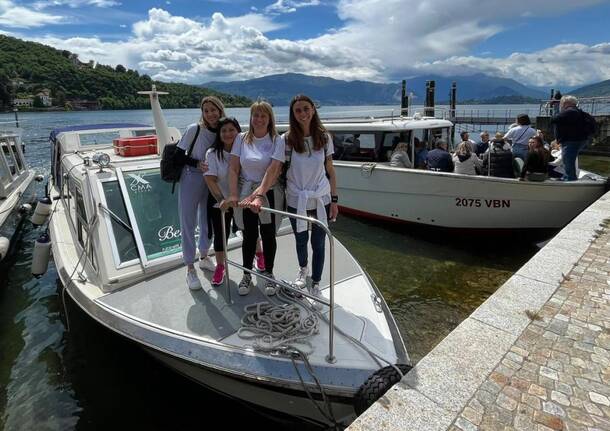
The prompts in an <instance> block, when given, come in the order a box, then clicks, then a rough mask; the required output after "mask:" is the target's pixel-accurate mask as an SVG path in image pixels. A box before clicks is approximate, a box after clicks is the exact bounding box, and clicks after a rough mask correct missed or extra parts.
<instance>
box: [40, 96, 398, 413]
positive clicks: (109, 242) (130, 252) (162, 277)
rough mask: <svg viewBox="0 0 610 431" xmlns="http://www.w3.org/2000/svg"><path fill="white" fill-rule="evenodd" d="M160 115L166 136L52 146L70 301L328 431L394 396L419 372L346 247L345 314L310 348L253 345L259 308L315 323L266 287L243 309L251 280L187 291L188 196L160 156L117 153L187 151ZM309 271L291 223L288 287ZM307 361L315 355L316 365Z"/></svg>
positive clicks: (57, 140) (107, 137)
mask: <svg viewBox="0 0 610 431" xmlns="http://www.w3.org/2000/svg"><path fill="white" fill-rule="evenodd" d="M151 101H152V105H153V114H154V119H155V124H156V126H157V127H156V130H155V129H153V128H151V127H147V126H140V125H118V124H116V125H105V126H103V125H97V126H92V127H86V126H79V127H74V128H64V129H62V130H58V131H56V132H53V134H52V135H51V138H52V139H51V145H52V147H53V149H54V156H53V168H52V178H51V191H52V197H53V199H55V202H56V206H55V207H54V213H53V216H52V217H51V219H50V222H49V230H50V235H51V241H52V250H53V257H54V260H55V265H56V267H57V269H58V272H59V276H60V279H61V282H62V284H63V286H64V288H65V290H66V291H67V293H68V294H69V295H70V297H72V299H73V300H74V301H75V302H76V303H77V304H78V305H79V306H80V307H81V308H82V309H83V310H84V311H85V312H86V313H88V314H89V315H90V316H91V317H93V318H94V319H95V320H97V321H98V322H99V323H101V324H102V325H104V326H106V327H108V328H109V329H111V330H112V331H114V332H116V333H117V334H119V335H121V336H123V337H126V338H128V339H130V340H133V341H135V342H136V343H138V344H140V345H141V346H142V347H144V348H145V349H146V350H147V351H148V352H149V353H150V354H152V355H153V356H154V357H156V358H157V359H159V360H160V361H162V362H163V363H165V364H167V365H168V366H170V367H171V368H173V369H174V370H176V371H178V372H179V373H181V374H183V375H185V376H187V377H189V378H191V379H194V380H196V381H197V382H199V383H201V384H203V385H205V386H207V387H209V388H211V389H213V390H215V391H218V392H221V393H223V394H226V395H228V396H230V397H233V398H236V399H239V400H242V401H245V402H248V403H252V404H255V405H257V406H262V407H264V408H267V409H271V410H274V411H276V412H281V413H284V414H288V415H291V416H295V417H299V418H302V419H305V420H309V421H315V422H317V423H323V424H333V423H335V422H337V423H343V424H345V423H349V422H350V421H351V420H353V419H354V418H355V416H356V414H357V413H359V412H361V411H362V410H363V409H364V408H366V406H368V405H369V404H370V403H371V402H372V401H373V400H374V399H375V398H376V397H377V396H379V395H381V393H382V392H380V390H381V388H383V389H384V390H387V389H388V388H389V385H391V383H393V382H394V381H396V380H397V379H399V378H400V373H398V372H396V369H395V368H393V367H390V365H391V364H408V363H409V358H408V355H407V352H406V349H405V346H404V343H403V341H402V339H401V336H400V334H399V332H398V329H397V326H396V323H395V322H394V319H393V317H392V315H391V313H390V312H389V309H388V307H387V305H386V303H385V301H384V300H383V298H382V296H381V294H380V293H379V291H378V289H377V288H376V286H375V285H374V283H373V282H372V281H371V280H370V278H369V277H368V276H367V274H366V273H365V271H364V270H363V269H362V268H361V267H360V265H359V264H358V263H357V262H356V261H355V259H354V258H353V257H352V256H351V255H350V253H349V252H348V251H347V250H346V249H345V247H343V245H341V244H340V243H338V241H336V240H335V241H334V244H335V245H334V247H328V250H327V259H328V260H327V262H331V261H332V262H333V265H332V266H333V268H332V271H325V274H324V276H323V279H322V282H321V286H323V289H322V291H323V297H324V300H325V301H327V302H329V303H330V304H331V306H330V307H324V308H323V310H322V313H321V314H319V315H316V316H317V320H318V332H317V333H313V334H311V336H308V337H307V338H306V339H305V344H301V343H299V344H296V345H294V344H291V343H285V344H284V343H280V345H277V346H275V345H271V344H265V342H264V341H262V340H258V341H255V340H253V339H249V338H245V335H246V334H244V333H243V330H242V331H240V328H242V317H243V316H244V315H245V313H246V312H245V307H252V306H253V304H257V303H261V302H265V301H268V300H269V301H270V302H271V303H273V304H282V303H284V301H286V302H287V303H289V304H291V305H290V306H291V307H296V308H295V310H298V312H299V313H301V314H302V319H304V316H306V315H310V313H312V311H311V306H310V300H308V299H307V298H305V297H302V298H296V299H295V298H291V297H290V296H288V295H283V294H282V295H277V296H275V297H272V298H270V299H268V298H267V297H265V296H264V295H263V293H262V291H261V290H260V288H261V287H264V280H262V279H261V278H259V277H255V278H256V279H257V281H256V287H255V288H254V289H253V291H252V292H251V293H250V294H249V295H247V296H238V295H236V292H237V283H238V282H239V280H240V279H241V271H240V270H236V269H235V268H232V270H231V271H229V275H230V277H229V286H224V287H222V288H216V289H214V288H212V287H211V284H210V279H211V274H209V273H206V274H205V277H200V278H202V282H203V284H204V289H203V290H200V291H190V290H189V289H188V288H187V286H186V283H185V268H184V266H183V263H182V259H181V250H180V229H179V218H178V209H177V208H178V202H177V193H176V194H172V193H171V188H172V185H171V184H168V183H165V182H163V181H162V180H161V178H160V172H159V161H160V158H159V156H158V155H157V154H149V155H141V156H134V157H125V156H121V155H120V154H115V152H114V151H113V146H112V140H113V139H115V138H118V137H122V138H133V137H137V136H141V135H148V134H151V133H153V132H155V131H156V132H157V135H158V136H165V137H167V138H166V139H168V140H171V139H174V140H176V139H177V138H179V137H180V133H179V132H178V130H176V129H167V128H166V127H165V126H164V124H165V123H164V120H163V117H162V113H161V111H160V107H159V105H158V101H157V93H156V92H154V91H153V92H151ZM117 142H119V141H117ZM125 142H128V141H125ZM119 143H120V142H119ZM240 244H241V238H240V237H237V236H236V237H231V238H230V239H229V242H228V258H229V260H230V261H232V262H241V250H240ZM331 250H334V256H330V253H331ZM328 266H329V265H327V268H328ZM296 269H297V258H296V252H295V247H294V239H293V235H292V233H291V231H290V230H289V229H288V226H287V223H284V225H283V228H282V229H281V230H280V234H279V235H278V252H277V258H276V262H275V275H276V277H277V278H278V280H281V279H285V280H291V279H292V277H294V275H295V270H296ZM331 273H332V274H334V277H332V278H331V276H330V274H331ZM200 275H201V274H200ZM282 284H284V285H285V287H286V288H287V289H288V291H290V288H291V286H288V285H286V284H285V283H282ZM331 285H332V286H334V287H332V288H331ZM227 287H229V289H227ZM231 291H232V292H233V294H232V295H231V294H230V292H231ZM331 292H332V293H331ZM280 297H281V298H284V299H281V298H280ZM331 310H332V313H331ZM302 319H301V320H302ZM332 320H334V326H333V325H331V324H330V323H329V321H332ZM332 328H334V329H332ZM295 347H298V348H300V349H304V350H305V351H307V352H308V354H307V355H306V357H305V358H304V357H303V356H302V355H301V354H299V353H298V351H297V350H295ZM305 359H306V360H305ZM400 369H401V370H402V371H403V372H404V371H406V370H408V366H405V365H401V366H400Z"/></svg>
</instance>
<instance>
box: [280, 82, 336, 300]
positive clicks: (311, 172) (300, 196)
mask: <svg viewBox="0 0 610 431" xmlns="http://www.w3.org/2000/svg"><path fill="white" fill-rule="evenodd" d="M284 139H285V141H286V162H285V163H286V165H285V170H286V205H287V209H288V212H291V213H293V214H299V215H303V216H305V215H309V216H310V217H314V218H316V219H318V220H320V221H322V222H323V223H324V224H325V225H326V224H327V220H328V219H331V220H335V219H336V218H337V214H338V212H339V211H338V206H337V202H338V196H337V182H336V177H335V168H334V167H333V152H334V148H333V140H332V138H331V137H330V135H329V134H328V133H327V131H326V129H325V128H324V126H323V125H322V123H321V122H320V118H319V117H318V112H317V111H316V107H315V105H314V103H313V101H312V100H311V99H310V98H309V97H307V96H304V95H302V94H299V95H297V96H295V97H294V98H293V99H292V102H291V103H290V125H289V128H288V131H287V132H286V134H285V135H284ZM288 155H290V159H289V158H288ZM290 222H291V224H292V230H293V232H294V236H295V239H296V249H297V256H298V260H299V271H298V273H297V278H296V280H295V282H294V284H295V286H297V287H299V288H304V287H305V285H306V284H307V274H308V269H307V257H308V252H307V242H308V240H309V232H308V230H307V222H305V221H303V220H296V219H294V218H291V219H290ZM325 239H326V233H325V232H324V230H323V229H322V228H321V227H319V226H318V225H315V224H313V225H312V227H311V248H312V273H311V292H312V294H314V295H316V296H319V295H320V279H321V278H322V270H323V269H324V246H325ZM315 304H316V306H319V305H320V303H319V302H316V303H315Z"/></svg>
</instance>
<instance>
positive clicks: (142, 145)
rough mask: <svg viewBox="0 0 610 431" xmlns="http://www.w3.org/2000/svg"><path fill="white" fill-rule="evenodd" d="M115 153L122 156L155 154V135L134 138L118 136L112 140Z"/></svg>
mask: <svg viewBox="0 0 610 431" xmlns="http://www.w3.org/2000/svg"><path fill="white" fill-rule="evenodd" d="M112 146H113V147H114V152H115V154H120V155H121V156H123V157H135V156H147V155H149V154H157V137H156V136H154V135H148V136H138V137H135V138H119V139H114V140H113V141H112Z"/></svg>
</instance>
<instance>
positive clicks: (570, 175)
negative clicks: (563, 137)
mask: <svg viewBox="0 0 610 431" xmlns="http://www.w3.org/2000/svg"><path fill="white" fill-rule="evenodd" d="M588 143H589V140H588V139H585V140H583V141H563V142H561V158H562V160H563V167H564V169H565V171H566V174H565V175H564V180H566V181H576V180H577V179H578V177H577V176H576V158H577V157H578V153H580V150H582V149H583V148H584V146H585V145H587V144H588Z"/></svg>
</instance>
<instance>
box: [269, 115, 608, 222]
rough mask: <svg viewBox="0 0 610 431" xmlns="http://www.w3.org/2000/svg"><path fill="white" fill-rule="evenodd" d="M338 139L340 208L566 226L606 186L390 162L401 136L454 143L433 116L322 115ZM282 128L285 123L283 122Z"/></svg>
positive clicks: (399, 217) (403, 217) (377, 214)
mask: <svg viewBox="0 0 610 431" xmlns="http://www.w3.org/2000/svg"><path fill="white" fill-rule="evenodd" d="M323 122H324V125H325V126H326V128H327V129H328V130H329V131H330V132H331V134H332V136H333V140H334V145H335V156H334V158H335V160H334V166H335V170H336V172H337V185H338V192H339V199H340V201H339V206H340V209H341V211H342V212H347V213H352V214H355V215H359V216H363V217H369V218H374V219H380V220H387V221H398V222H408V223H418V224H424V225H430V226H439V227H443V228H467V229H494V230H495V229H500V230H501V229H530V228H561V227H563V226H565V225H566V224H567V223H568V222H570V220H572V219H573V218H574V217H576V216H577V215H578V214H580V213H581V212H582V211H583V210H584V209H585V208H587V207H588V206H589V205H590V204H592V203H593V202H595V201H596V200H597V199H598V198H599V197H600V196H602V194H603V193H604V192H605V190H606V187H607V179H606V178H604V177H602V176H599V175H596V174H594V173H591V172H587V171H585V170H581V171H580V179H579V180H578V181H572V182H563V181H554V180H547V181H544V182H528V181H519V180H518V179H512V178H495V177H489V176H483V175H477V176H471V175H463V174H456V173H444V172H434V171H427V170H421V169H408V168H398V167H392V166H390V163H389V158H390V154H391V152H392V149H393V148H394V147H395V145H396V143H397V142H399V141H400V142H407V143H410V146H411V154H410V157H411V160H413V159H414V154H413V152H414V141H415V139H419V140H420V141H421V142H424V143H426V144H427V145H428V147H429V149H431V148H432V146H433V144H434V142H435V141H436V140H437V139H443V140H445V142H451V139H450V129H451V127H452V123H451V122H449V121H447V120H442V119H436V118H432V117H421V116H419V115H417V114H416V115H414V116H413V117H404V116H396V117H384V118H378V119H375V118H372V117H368V118H361V119H334V120H323ZM280 127H281V128H282V129H285V128H286V125H283V126H280Z"/></svg>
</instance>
